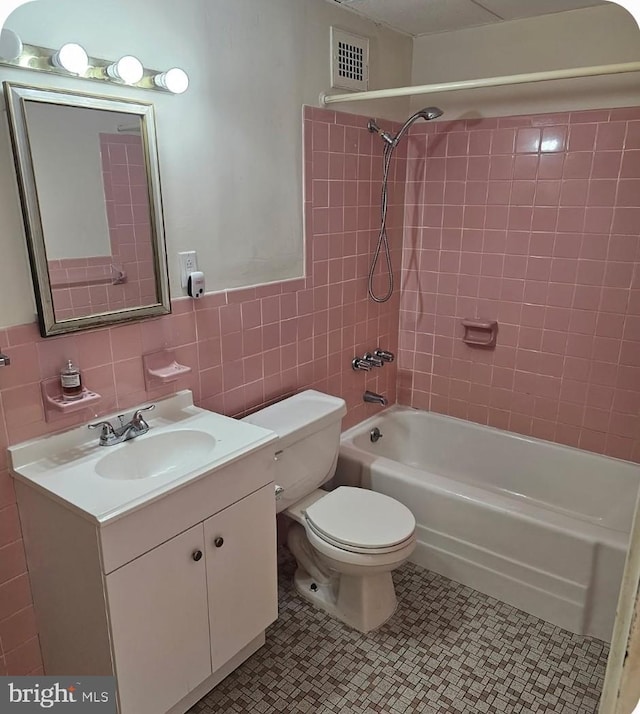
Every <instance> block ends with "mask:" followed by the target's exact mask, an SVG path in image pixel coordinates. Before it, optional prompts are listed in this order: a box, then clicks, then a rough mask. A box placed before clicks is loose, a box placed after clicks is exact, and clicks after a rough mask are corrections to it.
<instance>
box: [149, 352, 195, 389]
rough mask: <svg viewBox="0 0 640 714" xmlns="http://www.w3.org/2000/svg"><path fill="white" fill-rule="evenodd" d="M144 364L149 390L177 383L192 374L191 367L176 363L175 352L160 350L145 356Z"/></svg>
mask: <svg viewBox="0 0 640 714" xmlns="http://www.w3.org/2000/svg"><path fill="white" fill-rule="evenodd" d="M142 364H143V365H144V381H145V383H146V385H147V389H152V388H154V387H159V386H161V385H163V384H169V382H175V381H176V380H177V379H179V378H180V377H183V376H184V375H185V374H189V372H191V367H187V366H186V365H184V364H179V363H178V362H177V361H176V358H175V353H174V351H173V350H160V351H159V352H152V353H151V354H148V355H143V357H142Z"/></svg>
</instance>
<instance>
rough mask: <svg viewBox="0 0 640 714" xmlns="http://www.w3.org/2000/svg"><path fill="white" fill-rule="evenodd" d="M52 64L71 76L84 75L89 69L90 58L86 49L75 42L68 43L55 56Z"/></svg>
mask: <svg viewBox="0 0 640 714" xmlns="http://www.w3.org/2000/svg"><path fill="white" fill-rule="evenodd" d="M51 63H52V64H53V66H54V67H59V68H60V69H64V70H66V71H67V72H70V73H71V74H84V73H85V72H86V71H87V68H88V67H89V57H88V56H87V53H86V52H85V50H84V47H82V46H81V45H77V44H76V43H75V42H67V44H66V45H62V47H61V48H60V49H59V50H58V51H57V52H56V53H55V54H54V55H53V57H52V58H51Z"/></svg>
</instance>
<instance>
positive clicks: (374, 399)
mask: <svg viewBox="0 0 640 714" xmlns="http://www.w3.org/2000/svg"><path fill="white" fill-rule="evenodd" d="M362 398H363V399H364V401H365V402H368V403H369V404H382V406H383V407H386V406H387V398H386V397H383V396H382V394H376V393H375V392H370V391H369V390H368V389H367V391H366V392H365V393H364V394H363V395H362Z"/></svg>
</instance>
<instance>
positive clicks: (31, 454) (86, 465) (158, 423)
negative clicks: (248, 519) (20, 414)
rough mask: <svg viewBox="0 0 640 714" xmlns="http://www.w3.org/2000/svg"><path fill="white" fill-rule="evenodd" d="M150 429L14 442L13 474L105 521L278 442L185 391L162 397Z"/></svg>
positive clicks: (82, 428) (76, 432) (79, 430)
mask: <svg viewBox="0 0 640 714" xmlns="http://www.w3.org/2000/svg"><path fill="white" fill-rule="evenodd" d="M117 416H118V415H117V414H111V415H108V414H107V415H105V416H104V419H105V420H106V421H111V422H113V421H114V420H115V419H116V418H117ZM149 426H150V430H149V431H148V432H147V433H146V434H142V435H141V436H138V437H136V438H135V439H130V440H129V441H125V442H122V443H121V444H116V445H115V446H99V444H98V438H97V436H96V434H95V432H89V430H88V429H87V425H86V424H82V425H79V426H76V427H73V428H71V429H68V430H67V431H64V432H59V433H57V434H48V435H46V436H43V437H37V438H35V439H32V440H31V441H25V442H23V443H22V444H15V445H14V446H10V447H9V449H8V451H9V454H10V458H11V472H12V474H13V476H14V478H15V479H16V480H18V481H21V482H22V483H23V484H25V485H26V486H29V487H32V488H35V489H37V490H39V491H40V492H41V493H43V494H45V495H46V496H48V497H51V498H54V499H56V500H57V501H58V502H59V503H60V504H61V505H63V506H65V507H67V508H69V509H71V510H73V511H75V512H76V513H79V514H80V515H81V516H82V517H83V518H87V519H88V520H90V521H92V522H96V523H99V524H100V525H101V526H106V525H107V524H108V523H112V522H113V521H115V520H117V519H119V518H122V517H123V516H125V515H128V514H130V513H133V511H135V510H137V509H139V508H145V507H146V506H147V505H150V504H151V503H152V502H154V501H156V500H157V499H160V498H162V497H164V496H165V495H167V494H169V493H171V492H173V491H176V490H178V489H181V488H183V487H184V486H186V485H187V484H191V483H194V484H195V482H196V481H198V480H200V479H203V478H205V477H208V476H210V475H211V474H212V473H213V472H214V471H215V472H219V473H223V472H224V471H225V470H226V469H227V468H231V467H232V464H233V463H234V462H236V461H239V460H240V459H244V458H245V457H247V456H249V455H251V454H253V453H254V452H255V451H258V450H260V449H262V448H264V447H265V446H267V445H269V444H273V443H274V442H275V441H277V439H278V437H277V435H276V434H274V433H273V432H272V431H269V430H267V429H263V428H262V427H259V426H256V425H255V424H249V423H247V422H243V421H239V420H237V419H231V418H230V417H227V416H224V415H223V414H216V413H215V412H210V411H208V410H207V409H202V408H201V407H198V406H195V405H194V403H193V394H192V393H191V392H190V391H189V390H186V389H185V390H182V391H180V392H177V393H176V394H173V395H171V396H168V397H165V398H164V399H160V400H158V402H157V403H156V408H155V409H154V411H153V412H151V418H150V419H149Z"/></svg>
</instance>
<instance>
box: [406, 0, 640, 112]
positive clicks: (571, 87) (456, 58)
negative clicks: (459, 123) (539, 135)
mask: <svg viewBox="0 0 640 714" xmlns="http://www.w3.org/2000/svg"><path fill="white" fill-rule="evenodd" d="M637 61H640V31H638V26H637V24H636V23H635V21H634V20H633V18H632V17H631V15H629V13H628V12H627V11H626V10H624V9H623V8H622V7H620V6H619V5H614V4H608V5H603V6H601V7H592V8H585V9H583V10H573V11H571V12H563V13H557V14H554V15H546V16H542V17H536V18H531V19H526V20H513V21H511V22H504V23H497V24H495V25H486V26H484V27H476V28H470V29H467V30H458V31H456V32H445V33H440V34H437V35H429V36H424V37H419V38H416V40H415V42H414V51H413V79H412V82H411V84H413V85H419V84H430V83H434V82H451V81H454V80H463V79H477V78H481V77H495V76H500V75H508V74H519V73H525V72H541V71H546V70H553V69H565V68H568V67H582V66H585V67H587V66H592V65H601V64H615V63H619V62H637ZM639 83H640V73H633V74H629V75H617V76H611V77H597V78H588V79H587V78H584V79H574V80H562V81H554V82H544V83H539V84H529V85H521V86H512V87H500V88H494V89H487V90H484V89H482V90H481V89H474V90H467V91H462V92H451V93H446V94H445V93H440V94H432V95H429V96H428V97H427V96H424V95H423V96H417V97H414V98H413V99H412V104H411V105H412V107H418V106H424V105H426V104H437V105H439V106H441V107H442V108H443V109H444V110H445V112H446V117H447V118H455V117H459V116H466V117H473V116H505V115H507V116H508V115H511V114H528V113H539V112H553V111H568V110H578V109H591V108H601V107H616V106H631V105H637V104H638V103H640V93H639V92H638V86H639Z"/></svg>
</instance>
